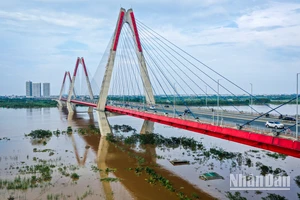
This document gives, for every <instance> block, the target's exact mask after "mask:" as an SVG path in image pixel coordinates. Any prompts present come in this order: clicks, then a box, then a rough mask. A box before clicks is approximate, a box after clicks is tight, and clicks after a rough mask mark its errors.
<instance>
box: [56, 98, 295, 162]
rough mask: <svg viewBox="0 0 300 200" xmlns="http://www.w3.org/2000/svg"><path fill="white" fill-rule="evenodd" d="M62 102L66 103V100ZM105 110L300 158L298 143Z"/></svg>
mask: <svg viewBox="0 0 300 200" xmlns="http://www.w3.org/2000/svg"><path fill="white" fill-rule="evenodd" d="M62 100H63V101H66V100H65V99H62ZM71 102H72V103H75V104H81V105H85V106H91V107H97V105H96V104H94V103H88V102H82V101H78V100H71ZM105 108H106V110H107V111H110V112H114V113H119V114H125V115H129V116H133V117H138V118H141V119H145V120H150V121H153V122H158V123H161V124H166V125H170V126H174V127H178V128H182V129H186V130H189V131H193V132H197V133H201V134H205V135H209V136H213V137H217V138H221V139H225V140H230V141H233V142H237V143H241V144H246V145H249V146H253V147H257V148H261V149H266V150H270V151H274V152H278V153H283V154H287V155H290V156H294V157H297V158H300V142H298V141H294V140H290V139H286V138H280V137H273V136H270V135H265V134H259V133H253V132H249V131H244V130H238V129H234V128H228V127H221V126H216V125H211V124H207V123H201V121H192V120H185V119H180V118H174V117H169V116H164V115H159V114H154V113H148V112H142V111H138V110H133V109H128V108H121V107H115V106H106V107H105Z"/></svg>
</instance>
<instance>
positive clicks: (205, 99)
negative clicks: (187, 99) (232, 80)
mask: <svg viewBox="0 0 300 200" xmlns="http://www.w3.org/2000/svg"><path fill="white" fill-rule="evenodd" d="M205 96H206V98H205V105H206V108H207V85H205Z"/></svg>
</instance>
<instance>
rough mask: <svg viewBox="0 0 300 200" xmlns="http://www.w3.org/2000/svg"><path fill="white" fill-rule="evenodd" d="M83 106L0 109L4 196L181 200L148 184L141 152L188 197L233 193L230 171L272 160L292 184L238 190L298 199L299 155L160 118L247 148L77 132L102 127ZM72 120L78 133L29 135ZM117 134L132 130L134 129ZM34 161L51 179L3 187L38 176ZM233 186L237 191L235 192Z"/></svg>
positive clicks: (172, 132) (168, 132)
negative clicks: (142, 141) (168, 144)
mask: <svg viewBox="0 0 300 200" xmlns="http://www.w3.org/2000/svg"><path fill="white" fill-rule="evenodd" d="M78 109H80V110H81V111H82V112H81V111H80V112H78V113H76V114H74V115H73V116H68V114H67V112H66V111H65V110H59V109H58V108H41V109H1V108H0V138H1V140H0V199H1V200H2V199H3V200H4V199H8V198H9V197H14V199H29V200H34V199H36V200H38V199H180V197H179V196H178V192H171V191H169V190H167V189H166V187H164V186H162V185H161V184H159V183H157V184H150V183H148V181H147V180H149V176H148V175H147V174H146V173H136V172H135V169H136V168H138V167H139V163H138V161H137V159H136V158H135V157H139V158H143V159H144V160H145V163H144V165H145V166H150V167H151V168H152V169H154V170H155V172H156V173H157V174H159V175H161V176H162V177H164V178H166V179H168V180H169V182H170V183H171V184H172V185H173V186H174V188H176V190H177V191H179V192H182V194H185V195H187V196H188V197H190V199H228V198H227V197H226V192H228V191H230V174H234V175H236V174H243V175H251V174H253V175H260V173H261V169H260V166H262V165H265V166H267V167H269V168H268V169H269V170H270V169H271V168H272V170H273V172H274V171H275V169H276V168H278V169H281V170H284V171H285V172H286V174H287V175H289V176H290V190H288V191H279V190H274V191H271V190H269V191H258V190H249V189H244V190H241V191H239V192H240V195H241V196H243V197H245V198H247V199H261V198H262V197H266V196H267V195H268V193H273V194H278V195H281V196H284V197H285V198H286V199H298V196H297V193H300V188H299V187H298V185H297V184H296V182H295V180H294V179H295V177H296V176H298V175H300V172H299V168H300V160H299V159H297V158H293V157H289V156H288V157H279V158H274V157H272V156H270V155H271V154H269V153H270V152H268V151H264V150H260V149H256V148H253V147H249V146H245V145H241V144H237V143H233V142H230V141H225V140H221V139H216V138H212V137H209V136H205V135H201V134H199V133H193V132H190V131H186V130H181V129H177V128H173V127H170V126H165V125H161V124H157V123H155V124H154V132H155V133H159V134H161V135H162V136H164V137H180V136H185V137H189V138H194V139H195V140H197V141H198V142H202V143H203V145H204V146H205V148H206V149H208V150H209V149H210V148H213V149H218V148H222V149H223V150H224V151H227V152H233V153H241V154H240V155H239V156H235V157H233V158H231V159H227V158H225V159H224V158H223V159H221V158H220V157H218V156H216V155H212V154H211V155H210V156H204V155H203V152H200V151H192V150H190V149H185V148H183V147H178V148H174V149H172V148H165V147H155V146H151V145H148V146H139V145H136V146H134V147H128V146H126V145H124V146H122V148H120V146H117V145H114V144H112V143H110V142H108V141H107V140H105V139H101V137H100V136H99V135H82V134H79V133H78V132H77V129H78V128H88V126H89V125H90V124H95V125H96V126H97V127H98V122H97V116H96V113H95V112H94V114H93V115H89V114H88V113H86V112H84V111H86V110H87V109H85V108H78ZM108 121H109V123H110V125H111V126H114V125H117V124H118V125H122V124H126V125H130V126H131V127H133V128H135V129H136V130H137V132H139V130H141V128H142V125H143V123H144V120H141V119H137V118H133V117H128V116H116V117H110V118H108ZM68 126H71V127H72V128H73V134H70V135H69V134H61V135H59V136H58V137H56V136H52V137H51V138H50V139H48V140H47V143H46V144H42V143H41V144H39V143H35V142H33V141H32V140H31V139H30V138H28V137H25V135H24V134H28V133H30V131H32V130H36V129H46V130H51V131H56V130H60V131H66V130H67V127H68ZM115 134H122V135H125V136H129V135H131V134H132V132H129V133H115ZM35 148H36V149H35ZM43 150H44V152H43ZM271 153H272V152H271ZM132 155H134V156H132ZM173 159H184V160H189V161H190V164H189V165H178V166H173V165H172V164H171V163H170V160H173ZM260 163H262V164H260ZM36 165H44V166H46V165H47V166H51V167H50V168H51V178H48V179H47V180H43V181H40V182H38V184H37V185H38V187H33V188H28V189H26V190H22V189H7V187H3V186H2V188H1V181H2V182H3V181H9V180H14V179H15V178H16V177H18V176H20V177H21V179H22V178H24V177H27V178H29V179H32V176H37V177H38V176H39V173H38V172H37V173H30V172H29V170H28V169H30V167H31V166H36ZM95 169H100V170H95ZM207 172H217V173H218V174H220V175H221V176H223V177H224V179H218V180H209V181H204V180H201V179H199V175H201V174H203V173H207ZM74 173H76V174H78V175H79V178H78V179H72V178H71V175H72V174H74ZM108 178H111V179H108ZM114 178H115V179H114ZM107 180H116V181H107ZM230 192H231V193H232V194H233V193H234V192H236V191H230ZM198 197H199V198H198Z"/></svg>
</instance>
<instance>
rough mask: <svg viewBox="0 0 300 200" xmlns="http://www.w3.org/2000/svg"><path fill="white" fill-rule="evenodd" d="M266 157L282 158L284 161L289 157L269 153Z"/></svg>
mask: <svg viewBox="0 0 300 200" xmlns="http://www.w3.org/2000/svg"><path fill="white" fill-rule="evenodd" d="M266 155H267V156H269V157H272V158H275V159H278V158H281V159H282V160H284V159H285V158H286V157H287V156H286V155H284V154H280V153H270V152H267V153H266Z"/></svg>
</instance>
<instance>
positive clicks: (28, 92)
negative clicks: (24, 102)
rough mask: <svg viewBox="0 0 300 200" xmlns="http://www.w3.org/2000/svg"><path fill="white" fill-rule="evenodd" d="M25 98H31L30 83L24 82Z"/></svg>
mask: <svg viewBox="0 0 300 200" xmlns="http://www.w3.org/2000/svg"><path fill="white" fill-rule="evenodd" d="M26 96H27V97H31V96H32V82H31V81H26Z"/></svg>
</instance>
